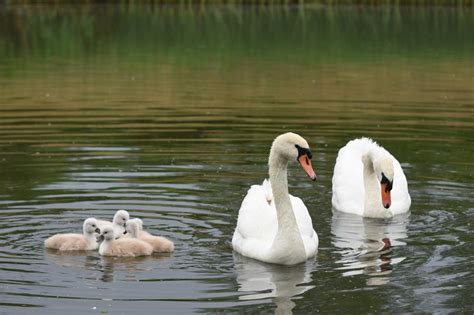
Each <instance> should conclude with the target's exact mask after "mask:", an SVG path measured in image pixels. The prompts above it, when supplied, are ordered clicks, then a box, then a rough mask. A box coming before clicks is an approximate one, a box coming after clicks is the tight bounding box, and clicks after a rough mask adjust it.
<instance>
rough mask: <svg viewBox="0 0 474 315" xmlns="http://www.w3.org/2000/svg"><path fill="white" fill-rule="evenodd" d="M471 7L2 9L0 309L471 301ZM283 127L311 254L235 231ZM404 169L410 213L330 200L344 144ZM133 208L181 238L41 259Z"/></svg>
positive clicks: (391, 305)
mask: <svg viewBox="0 0 474 315" xmlns="http://www.w3.org/2000/svg"><path fill="white" fill-rule="evenodd" d="M473 29H474V11H473V9H472V7H471V8H469V7H467V8H462V7H454V8H451V7H438V8H431V7H320V6H309V7H305V8H292V7H278V6H271V7H259V6H249V7H233V6H221V7H212V6H208V7H200V6H198V7H174V6H162V7H160V6H153V5H149V6H145V5H144V6H138V5H135V6H127V5H119V6H109V5H86V6H54V5H49V6H33V5H4V6H1V7H0V148H1V151H0V152H1V153H0V313H4V312H5V313H15V314H23V313H28V314H65V313H66V311H67V312H68V313H71V314H72V313H75V314H84V313H91V314H100V313H113V314H119V313H124V314H125V313H127V314H133V313H136V312H137V310H140V312H141V313H156V312H159V313H169V314H171V313H177V314H184V313H191V312H204V313H221V312H226V313H234V312H235V313H240V312H248V313H253V312H264V313H272V312H277V313H282V314H284V313H289V312H291V311H293V312H294V313H302V314H305V313H315V312H321V313H348V312H360V313H379V312H385V313H400V312H414V313H425V312H426V313H442V314H444V313H461V312H464V313H472V311H473V309H474V305H473V298H472V297H473V296H472V292H473V290H474V275H473V268H472V260H473V257H474V249H473V248H474V247H473V245H472V244H473V241H474V238H473V233H472V230H473V223H474V203H473V200H474V189H473V188H474V185H473V177H474V172H473V169H474V158H473V153H474V150H473V139H474V120H473V118H474V64H473V60H474V41H473V37H472V30H473ZM287 131H294V132H297V133H299V134H301V135H302V136H303V137H305V138H306V139H307V140H308V142H309V144H310V146H311V148H312V151H313V155H314V158H313V167H314V169H315V171H316V172H317V173H318V175H319V180H318V181H316V182H314V183H313V182H311V181H310V180H308V178H307V177H306V175H305V174H304V172H303V171H302V170H301V169H300V168H299V167H298V166H297V165H292V166H291V167H290V170H289V172H290V174H289V187H290V192H291V193H292V194H294V195H296V196H299V197H301V198H302V199H303V200H304V202H305V203H306V205H307V207H308V209H309V212H310V214H311V217H312V219H313V224H314V227H315V229H316V231H317V232H318V235H319V239H320V247H319V251H318V254H317V257H316V258H315V259H314V260H310V261H308V262H306V263H305V264H301V265H297V266H292V267H281V266H273V265H266V264H262V263H258V262H256V261H253V260H250V259H245V258H243V257H241V256H239V255H236V254H234V253H233V252H232V247H231V244H230V241H231V238H232V233H233V230H234V227H235V224H236V220H237V213H238V210H239V207H240V203H241V201H242V198H243V196H244V195H245V194H246V192H247V189H248V188H249V187H250V185H252V184H259V183H261V182H262V181H263V179H264V178H265V177H266V176H267V157H268V152H269V147H270V144H271V142H272V140H273V139H274V138H275V137H276V136H277V135H279V134H281V133H284V132H287ZM360 136H368V137H372V138H374V139H375V140H377V141H378V142H380V143H381V144H382V145H383V146H385V148H387V149H388V150H389V151H391V152H392V154H394V155H395V156H396V157H397V158H398V160H399V161H400V162H401V163H402V166H403V168H404V170H405V174H406V176H407V178H408V183H409V189H410V193H411V196H412V207H411V214H410V215H409V216H404V217H398V218H394V219H392V220H386V221H383V220H367V219H365V220H363V219H361V218H359V217H353V216H345V215H340V214H337V213H335V214H333V211H332V209H331V177H332V170H333V167H334V163H335V158H336V155H337V151H338V149H339V148H340V147H341V146H343V145H344V144H345V143H346V142H347V141H348V140H350V139H353V138H356V137H360ZM117 209H127V210H128V211H129V212H130V213H131V215H132V216H137V217H140V218H142V219H143V220H144V222H145V226H146V228H147V229H148V230H149V231H150V232H152V233H154V234H160V235H163V236H166V237H168V238H170V239H172V240H173V241H174V242H175V244H176V251H175V252H174V253H173V254H171V255H155V256H153V257H148V258H143V259H114V258H103V257H101V256H99V255H98V253H96V252H93V253H90V254H88V255H86V254H84V253H79V254H77V253H76V254H60V253H57V252H54V251H46V250H45V249H44V248H43V240H44V239H45V238H47V237H48V236H50V235H52V234H55V233H61V232H79V233H80V232H81V226H82V221H83V220H84V219H85V218H86V217H89V216H95V217H99V218H108V219H111V217H112V216H113V214H114V212H115V210H117Z"/></svg>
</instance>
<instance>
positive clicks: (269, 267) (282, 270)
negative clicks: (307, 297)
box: [234, 252, 316, 314]
mask: <svg viewBox="0 0 474 315" xmlns="http://www.w3.org/2000/svg"><path fill="white" fill-rule="evenodd" d="M315 264H316V262H315V261H312V260H309V261H307V262H306V263H304V264H298V265H294V266H282V265H273V264H266V263H262V262H259V261H257V260H254V259H251V258H247V257H244V256H242V255H240V254H237V253H235V252H234V267H235V272H236V274H237V283H238V284H239V289H238V291H239V292H248V294H243V295H240V296H239V300H242V301H249V300H261V299H269V298H272V299H273V302H274V303H275V304H276V307H277V308H276V310H275V314H280V313H281V314H291V310H292V309H293V308H294V307H295V303H294V302H293V301H292V299H293V298H295V297H297V296H298V295H301V294H303V293H304V292H306V291H308V290H311V289H312V288H314V285H308V283H310V282H311V281H312V278H311V271H312V270H314V269H315ZM305 284H306V285H305Z"/></svg>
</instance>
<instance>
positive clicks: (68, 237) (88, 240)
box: [44, 218, 100, 251]
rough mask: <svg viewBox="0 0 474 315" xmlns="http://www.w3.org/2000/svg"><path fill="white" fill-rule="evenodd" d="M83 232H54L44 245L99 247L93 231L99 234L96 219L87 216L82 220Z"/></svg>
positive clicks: (69, 248)
mask: <svg viewBox="0 0 474 315" xmlns="http://www.w3.org/2000/svg"><path fill="white" fill-rule="evenodd" d="M82 230H83V234H76V233H65V234H55V235H53V236H51V237H49V238H48V239H46V240H45V241H44V247H46V248H52V249H57V250H68V251H69V250H94V249H97V247H99V244H97V241H96V237H95V233H97V234H99V233H100V229H99V228H98V227H97V220H96V219H94V218H88V219H86V220H85V221H84V224H83V227H82Z"/></svg>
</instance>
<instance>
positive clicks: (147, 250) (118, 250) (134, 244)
mask: <svg viewBox="0 0 474 315" xmlns="http://www.w3.org/2000/svg"><path fill="white" fill-rule="evenodd" d="M97 241H98V242H100V241H102V244H100V247H99V254H101V255H103V256H122V257H136V256H147V255H151V254H152V253H153V248H152V247H151V245H149V244H148V243H146V242H143V241H140V240H139V239H134V238H121V239H118V240H117V239H115V236H114V230H113V229H112V228H111V227H106V228H104V230H103V231H102V233H101V234H100V237H99V238H98V239H97Z"/></svg>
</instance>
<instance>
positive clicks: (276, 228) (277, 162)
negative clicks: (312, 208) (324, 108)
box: [232, 132, 318, 265]
mask: <svg viewBox="0 0 474 315" xmlns="http://www.w3.org/2000/svg"><path fill="white" fill-rule="evenodd" d="M311 157H312V155H311V151H310V149H309V146H308V143H307V142H306V140H305V139H303V138H302V137H301V136H299V135H297V134H294V133H291V132H289V133H285V134H282V135H280V136H278V137H277V138H276V139H275V140H274V141H273V144H272V148H271V150H270V156H269V159H268V166H269V176H270V181H267V180H265V181H264V182H263V184H262V185H253V186H252V187H250V189H249V191H248V193H247V196H245V198H244V200H243V201H242V205H241V207H240V210H239V217H238V220H237V227H236V229H235V232H234V236H233V238H232V246H233V248H234V250H235V251H236V252H238V253H240V254H241V255H243V256H247V257H250V258H253V259H256V260H260V261H263V262H267V263H273V264H280V265H294V264H298V263H301V262H304V261H306V260H307V259H308V258H310V257H313V256H315V254H316V251H317V248H318V235H317V234H316V232H315V231H314V229H313V224H312V221H311V217H310V215H309V213H308V209H306V206H305V205H304V203H303V201H302V200H301V199H300V198H298V197H294V196H292V195H290V194H289V193H288V180H287V166H288V162H289V161H298V162H299V163H300V164H301V166H302V167H303V169H304V170H305V171H306V174H307V175H308V176H309V177H310V178H311V179H312V180H316V174H315V173H314V171H313V167H312V166H311Z"/></svg>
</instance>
